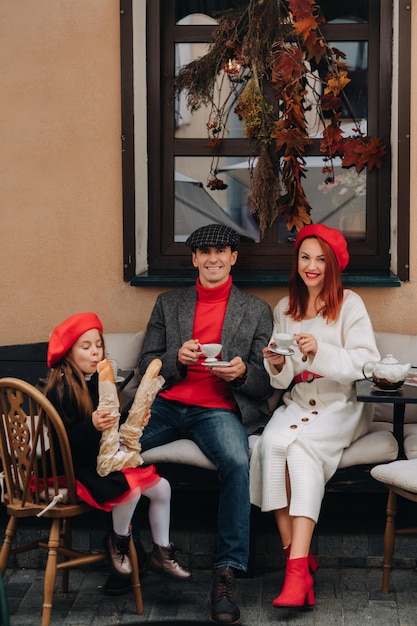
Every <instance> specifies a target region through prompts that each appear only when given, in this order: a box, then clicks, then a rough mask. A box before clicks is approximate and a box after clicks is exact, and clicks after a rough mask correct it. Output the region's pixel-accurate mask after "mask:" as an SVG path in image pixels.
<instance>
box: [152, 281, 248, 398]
mask: <svg viewBox="0 0 417 626" xmlns="http://www.w3.org/2000/svg"><path fill="white" fill-rule="evenodd" d="M231 288H232V277H231V276H229V279H228V280H227V281H226V282H225V283H224V284H223V285H220V287H213V288H210V289H208V288H206V287H203V286H202V285H201V283H200V279H197V282H196V290H197V305H196V309H195V316H194V325H193V336H192V338H193V339H196V340H197V341H198V342H199V343H221V342H222V341H221V336H222V328H223V321H224V316H225V314H226V307H227V301H228V299H229V295H230V290H231ZM205 358H206V357H205V356H204V354H203V355H202V356H200V358H199V360H198V363H196V364H195V365H191V366H189V367H188V368H187V376H186V377H185V378H184V379H183V380H180V381H177V382H175V383H174V384H173V385H172V387H169V388H168V389H166V390H165V391H162V392H161V393H160V394H159V395H160V396H162V397H163V398H167V399H168V400H175V401H176V402H182V403H183V404H193V405H196V406H204V407H209V408H224V409H230V410H235V409H236V401H235V399H234V397H233V394H232V392H231V391H230V387H229V384H228V383H226V382H225V381H224V380H222V379H221V378H219V377H218V376H215V375H214V374H213V373H212V372H211V370H210V368H208V367H205V366H204V365H202V362H203V361H204V359H205ZM219 358H221V357H219Z"/></svg>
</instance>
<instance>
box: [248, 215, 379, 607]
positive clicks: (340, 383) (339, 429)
mask: <svg viewBox="0 0 417 626" xmlns="http://www.w3.org/2000/svg"><path fill="white" fill-rule="evenodd" d="M348 261H349V254H348V251H347V243H346V240H345V238H344V237H343V235H342V234H341V233H340V232H339V231H338V230H336V229H334V228H328V227H327V226H324V225H323V224H312V225H309V226H305V227H304V228H303V229H302V230H301V231H300V232H299V234H298V237H297V239H296V241H295V258H294V267H293V271H292V274H291V277H290V282H289V296H288V297H285V298H283V299H282V300H281V301H280V302H279V303H278V305H277V306H276V308H275V310H274V332H280V333H288V334H290V335H293V336H294V341H295V343H296V344H297V346H298V347H296V346H295V345H294V351H293V354H292V355H291V356H284V355H282V354H277V353H276V352H275V351H274V346H275V343H273V342H272V343H270V345H269V346H268V347H266V348H265V349H264V350H263V355H264V364H265V367H266V369H267V371H268V372H269V375H270V380H271V385H272V386H273V387H275V388H277V389H286V390H287V391H286V392H285V393H284V396H283V405H281V406H280V407H279V408H278V409H276V411H275V412H274V414H273V415H272V417H271V419H270V421H269V422H268V424H267V426H266V427H265V430H264V432H263V434H262V436H261V437H260V438H259V440H258V441H257V443H256V445H255V448H254V451H253V453H252V457H251V501H252V503H253V504H255V505H257V506H259V507H260V508H261V509H262V510H263V511H273V512H274V516H275V520H276V523H277V526H278V530H279V533H280V536H281V541H282V544H283V549H284V551H285V553H286V555H287V565H286V572H285V580H284V586H283V588H282V591H281V593H280V595H279V596H278V597H277V598H275V600H274V601H273V602H272V604H273V605H274V606H278V607H279V606H283V607H288V606H304V605H309V606H312V605H314V590H313V579H312V577H311V574H310V569H311V570H312V571H313V572H314V571H315V570H316V569H317V567H318V565H317V561H316V560H315V558H314V557H313V555H312V554H311V552H310V543H311V539H312V536H313V532H314V528H315V524H316V523H317V519H318V516H319V513H320V508H321V502H322V499H323V496H324V489H325V485H326V483H327V481H328V480H329V479H330V478H331V477H332V476H333V474H334V473H335V471H336V469H337V467H338V465H339V462H340V459H341V457H342V454H343V450H344V448H346V447H348V446H349V445H350V444H351V443H352V442H353V441H355V440H356V439H357V438H358V437H360V436H361V435H363V434H365V433H366V432H367V431H368V430H369V427H370V422H371V419H372V413H371V407H370V405H365V404H362V403H360V402H357V401H356V396H355V388H354V381H355V380H356V379H358V378H362V366H363V364H364V363H365V362H366V361H370V360H371V361H378V360H379V358H380V357H379V354H378V350H377V347H376V343H375V337H374V332H373V329H372V325H371V322H370V319H369V316H368V313H367V311H366V308H365V305H364V303H363V301H362V300H361V298H360V297H359V296H358V295H357V294H356V293H354V292H353V291H351V290H349V289H343V287H342V282H341V272H342V271H343V270H344V269H345V267H346V266H347V264H348Z"/></svg>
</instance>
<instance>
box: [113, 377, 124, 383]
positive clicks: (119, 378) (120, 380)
mask: <svg viewBox="0 0 417 626" xmlns="http://www.w3.org/2000/svg"><path fill="white" fill-rule="evenodd" d="M124 379H125V378H124V376H116V378H115V379H114V382H115V383H122V382H123V381H124Z"/></svg>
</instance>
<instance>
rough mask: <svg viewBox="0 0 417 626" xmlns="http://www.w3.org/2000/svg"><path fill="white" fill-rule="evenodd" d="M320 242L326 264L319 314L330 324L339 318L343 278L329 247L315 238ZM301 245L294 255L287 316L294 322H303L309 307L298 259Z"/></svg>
mask: <svg viewBox="0 0 417 626" xmlns="http://www.w3.org/2000/svg"><path fill="white" fill-rule="evenodd" d="M315 239H317V241H318V242H319V244H320V246H321V248H322V250H323V256H324V259H325V262H326V271H325V274H324V283H323V288H322V290H321V292H320V293H319V295H318V296H317V298H316V305H317V312H318V313H320V314H321V315H322V316H323V317H324V318H325V319H326V320H327V321H328V322H335V321H336V320H337V318H338V317H339V313H340V309H341V306H342V302H343V285H342V278H341V274H340V270H339V266H338V264H337V259H336V256H335V254H334V252H333V250H332V248H331V247H330V246H329V244H328V243H326V242H325V241H324V240H323V239H321V238H320V237H315ZM300 248H301V245H300V246H299V247H298V250H297V253H296V254H295V255H294V263H293V268H292V271H291V276H290V280H289V304H288V310H287V311H286V315H290V316H291V317H292V318H293V319H294V320H296V321H298V322H299V321H301V320H303V319H304V318H305V315H306V312H307V305H308V297H309V295H308V289H307V287H306V285H305V283H304V281H303V279H302V278H301V276H300V275H299V273H298V257H299V254H300Z"/></svg>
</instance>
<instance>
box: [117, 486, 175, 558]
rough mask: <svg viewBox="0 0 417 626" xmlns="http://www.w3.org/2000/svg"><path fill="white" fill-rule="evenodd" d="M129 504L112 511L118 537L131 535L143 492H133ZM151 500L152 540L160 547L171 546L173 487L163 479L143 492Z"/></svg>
mask: <svg viewBox="0 0 417 626" xmlns="http://www.w3.org/2000/svg"><path fill="white" fill-rule="evenodd" d="M130 495H131V497H130V498H129V501H128V502H122V503H120V504H116V505H115V506H114V507H113V509H112V519H113V530H114V532H115V533H117V534H118V535H123V536H125V535H128V534H129V524H130V521H131V519H132V516H133V513H134V512H135V509H136V506H137V504H138V502H139V500H140V496H141V495H142V494H141V491H140V488H139V487H137V488H136V489H134V490H133V491H132V492H131V494H130ZM143 495H144V496H146V497H147V498H149V500H150V502H149V525H150V527H151V533H152V539H153V541H154V543H156V544H157V545H158V546H168V545H169V520H170V502H171V485H170V484H169V482H168V481H167V480H166V479H165V478H161V480H159V481H158V482H157V483H156V485H154V486H153V487H150V488H149V489H147V490H146V491H144V492H143Z"/></svg>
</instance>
